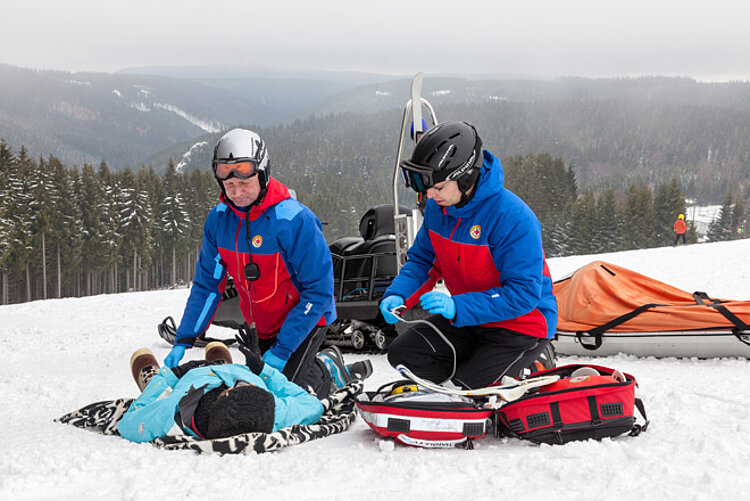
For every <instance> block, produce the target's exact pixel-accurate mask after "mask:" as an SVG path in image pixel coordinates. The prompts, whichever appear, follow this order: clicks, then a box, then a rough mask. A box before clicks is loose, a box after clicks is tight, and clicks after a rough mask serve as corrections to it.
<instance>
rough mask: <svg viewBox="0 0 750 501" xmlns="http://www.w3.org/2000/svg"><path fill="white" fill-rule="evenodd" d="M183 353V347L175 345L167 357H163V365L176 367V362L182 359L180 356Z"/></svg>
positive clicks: (171, 367)
mask: <svg viewBox="0 0 750 501" xmlns="http://www.w3.org/2000/svg"><path fill="white" fill-rule="evenodd" d="M183 355H185V347H184V346H179V345H175V346H173V347H172V351H170V352H169V355H167V358H165V359H164V365H165V366H167V367H169V368H170V369H174V368H175V367H177V364H179V363H180V360H182V356H183Z"/></svg>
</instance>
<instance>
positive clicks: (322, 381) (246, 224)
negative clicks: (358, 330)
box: [164, 129, 372, 398]
mask: <svg viewBox="0 0 750 501" xmlns="http://www.w3.org/2000/svg"><path fill="white" fill-rule="evenodd" d="M212 168H213V172H214V176H215V177H216V181H217V182H218V183H219V187H220V188H221V195H220V200H221V203H219V205H217V206H216V207H214V208H213V209H212V210H211V212H209V214H208V217H207V218H206V222H205V225H204V228H203V244H202V246H201V252H200V257H199V259H198V263H197V265H196V270H195V276H194V278H193V286H192V288H191V291H190V296H189V298H188V301H187V304H186V306H185V312H184V314H183V317H182V322H181V323H180V326H179V327H178V328H177V333H176V336H175V341H174V347H173V348H172V351H171V352H170V353H169V355H167V357H166V358H165V360H164V364H165V365H166V366H167V367H169V368H173V367H176V366H177V364H179V362H180V360H181V359H182V357H183V355H184V353H185V349H186V348H190V347H192V346H193V343H194V342H195V339H196V337H197V336H199V335H200V334H202V333H203V332H204V331H205V330H206V329H207V328H208V326H209V324H210V323H211V319H212V318H213V316H214V313H215V312H216V309H217V308H218V306H219V302H220V301H221V297H222V292H223V291H224V287H225V284H226V279H227V273H228V274H229V275H231V276H232V278H233V279H234V284H235V288H236V289H237V292H238V295H239V302H240V310H241V311H242V316H243V317H244V319H245V321H246V322H247V324H248V325H249V326H253V325H254V326H255V330H256V332H257V334H258V341H259V345H260V350H261V352H262V353H263V361H264V362H265V363H266V364H268V365H270V366H271V367H273V368H275V369H277V370H278V371H280V372H282V373H283V374H284V375H285V376H286V377H287V378H288V379H289V380H290V381H292V382H294V383H296V384H298V385H299V386H302V387H303V388H306V389H311V390H312V391H313V392H314V393H316V394H317V395H318V396H319V397H321V398H322V397H325V396H327V395H328V394H329V392H330V391H332V390H335V387H334V386H333V385H334V384H335V386H337V387H340V386H343V385H344V384H345V383H347V382H348V381H350V380H351V379H352V377H354V376H355V375H358V376H359V377H367V376H368V375H369V374H370V372H371V371H372V367H371V365H370V363H369V361H364V362H356V363H355V364H356V367H355V364H352V366H351V367H347V366H345V365H344V363H343V357H342V356H341V352H340V351H339V350H338V349H337V348H335V347H333V348H327V349H325V350H323V351H322V352H321V353H320V354H318V355H317V357H316V354H317V353H318V349H319V348H320V345H321V343H322V342H323V338H324V336H325V332H326V329H327V327H326V326H327V325H328V324H330V323H331V322H333V321H334V320H335V319H336V309H335V304H334V297H333V265H332V263H331V253H330V252H329V250H328V246H327V245H326V241H325V238H324V237H323V233H322V231H321V223H320V221H319V220H318V218H317V217H315V215H314V214H313V213H312V211H310V209H308V208H307V207H305V206H304V205H302V204H301V203H299V202H298V201H297V200H295V199H293V198H292V197H291V196H290V194H289V190H288V189H287V188H286V186H284V185H283V184H281V183H280V182H279V181H277V180H276V179H274V178H272V177H271V176H270V163H269V160H268V151H267V150H266V144H265V142H264V141H263V140H262V139H261V138H260V136H258V134H256V133H255V132H253V131H250V130H245V129H233V130H231V131H229V132H227V133H226V134H224V135H223V136H222V137H221V138H220V139H219V141H218V143H217V144H216V147H215V148H214V156H213V162H212Z"/></svg>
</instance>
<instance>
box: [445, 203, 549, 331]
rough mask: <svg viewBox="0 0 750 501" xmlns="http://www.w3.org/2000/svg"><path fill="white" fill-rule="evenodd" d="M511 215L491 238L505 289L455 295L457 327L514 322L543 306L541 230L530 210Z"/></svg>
mask: <svg viewBox="0 0 750 501" xmlns="http://www.w3.org/2000/svg"><path fill="white" fill-rule="evenodd" d="M510 212H511V213H512V217H511V218H510V220H508V219H501V220H500V221H499V224H498V226H497V227H496V228H495V231H493V232H492V234H491V236H490V246H491V248H492V259H493V261H494V263H495V267H496V268H497V269H498V271H499V272H500V281H501V285H502V286H501V287H492V288H490V289H487V290H485V291H481V292H467V293H464V294H457V295H455V296H453V299H454V301H455V302H456V317H455V318H454V319H453V325H455V326H456V327H463V326H467V325H480V324H485V323H489V322H497V321H501V320H510V319H513V318H517V317H520V316H522V315H525V314H527V313H529V312H531V311H532V310H534V309H535V308H536V307H537V306H538V305H539V301H540V299H541V295H542V280H543V270H544V255H543V251H542V231H541V227H540V225H539V221H538V220H537V219H536V216H534V214H533V213H532V212H531V210H530V209H528V207H525V206H518V207H515V209H514V210H513V211H510Z"/></svg>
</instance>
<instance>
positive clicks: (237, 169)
mask: <svg viewBox="0 0 750 501" xmlns="http://www.w3.org/2000/svg"><path fill="white" fill-rule="evenodd" d="M257 173H258V163H257V162H256V161H255V160H250V159H249V158H238V159H236V160H228V161H225V160H217V161H215V162H214V175H215V176H216V179H218V180H219V181H226V180H227V179H229V178H230V177H233V176H234V177H236V178H238V179H249V178H251V177H253V176H254V175H256V174H257Z"/></svg>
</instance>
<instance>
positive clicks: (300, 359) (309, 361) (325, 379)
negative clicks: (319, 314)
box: [258, 326, 332, 398]
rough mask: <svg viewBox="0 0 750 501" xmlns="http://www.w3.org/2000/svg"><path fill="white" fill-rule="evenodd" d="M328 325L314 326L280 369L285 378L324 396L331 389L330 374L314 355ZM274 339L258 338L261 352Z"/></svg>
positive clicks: (274, 340)
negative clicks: (282, 368)
mask: <svg viewBox="0 0 750 501" xmlns="http://www.w3.org/2000/svg"><path fill="white" fill-rule="evenodd" d="M327 331H328V327H327V326H324V327H315V328H314V329H313V330H312V332H310V334H308V335H307V337H306V338H305V339H304V341H302V344H300V345H299V346H298V347H297V349H296V350H295V351H294V353H292V356H291V357H289V361H287V363H286V365H285V366H284V370H283V371H282V372H283V373H284V375H285V376H286V377H287V379H288V380H289V381H291V382H293V383H296V384H297V385H299V386H301V387H302V388H304V389H306V390H307V391H308V392H310V393H313V394H315V395H317V397H318V398H325V397H327V396H328V394H329V392H330V391H331V381H332V380H331V374H330V373H329V372H328V369H326V367H325V365H323V362H321V361H320V360H318V358H317V357H316V356H315V355H317V354H318V351H319V350H320V347H321V345H322V344H323V339H324V338H325V335H326V332H327ZM274 343H276V339H275V338H272V339H258V346H259V347H260V351H261V353H265V352H266V351H268V349H269V348H271V346H273V345H274Z"/></svg>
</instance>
